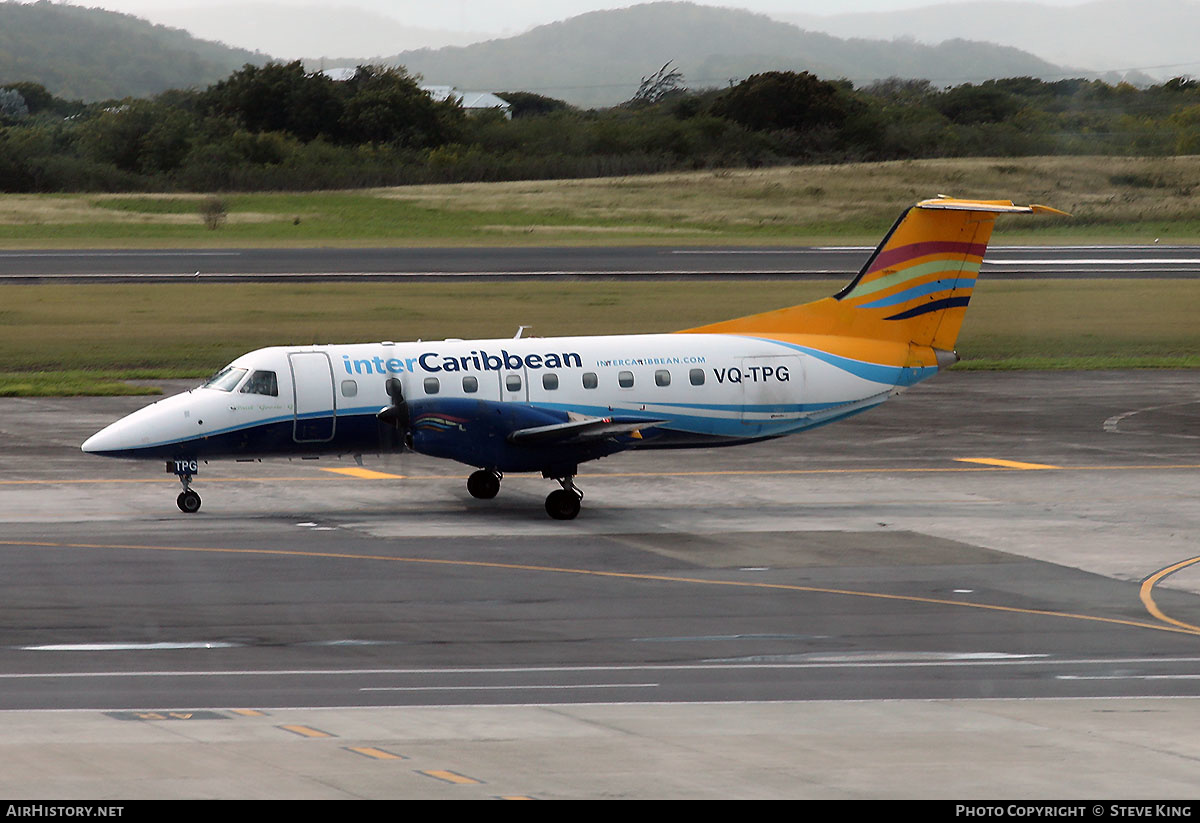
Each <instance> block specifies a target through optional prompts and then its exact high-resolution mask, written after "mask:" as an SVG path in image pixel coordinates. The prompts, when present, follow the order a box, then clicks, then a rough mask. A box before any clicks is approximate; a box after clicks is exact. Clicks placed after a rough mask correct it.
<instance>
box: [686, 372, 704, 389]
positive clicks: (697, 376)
mask: <svg viewBox="0 0 1200 823" xmlns="http://www.w3.org/2000/svg"><path fill="white" fill-rule="evenodd" d="M688 380H691V381H692V385H693V386H703V385H704V369H692V370H691V371H690V372H688Z"/></svg>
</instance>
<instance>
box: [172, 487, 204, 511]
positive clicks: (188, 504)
mask: <svg viewBox="0 0 1200 823" xmlns="http://www.w3.org/2000/svg"><path fill="white" fill-rule="evenodd" d="M175 505H177V506H179V510H180V511H181V512H183V513H184V514H195V513H196V512H198V511H200V495H198V494H196V493H195V492H194V491H192V490H191V489H188V490H187V491H182V492H180V493H179V496H178V497H176V498H175Z"/></svg>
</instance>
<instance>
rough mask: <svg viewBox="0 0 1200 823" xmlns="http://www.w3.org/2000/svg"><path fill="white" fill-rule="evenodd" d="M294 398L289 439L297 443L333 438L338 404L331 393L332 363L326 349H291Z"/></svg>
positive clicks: (290, 360)
mask: <svg viewBox="0 0 1200 823" xmlns="http://www.w3.org/2000/svg"><path fill="white" fill-rule="evenodd" d="M288 362H289V363H290V364H291V367H292V395H293V400H294V403H295V405H294V407H293V425H292V439H293V440H295V441H296V442H297V443H324V442H327V441H329V440H332V439H333V434H334V428H335V426H336V423H337V406H336V403H335V401H334V393H333V366H332V364H331V363H330V362H329V355H327V354H326V353H325V352H290V353H289V354H288Z"/></svg>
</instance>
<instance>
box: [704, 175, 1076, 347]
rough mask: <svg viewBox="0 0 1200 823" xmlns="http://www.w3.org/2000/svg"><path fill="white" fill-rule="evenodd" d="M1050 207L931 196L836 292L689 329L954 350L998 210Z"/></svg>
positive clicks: (898, 224)
mask: <svg viewBox="0 0 1200 823" xmlns="http://www.w3.org/2000/svg"><path fill="white" fill-rule="evenodd" d="M1034 212H1050V213H1054V214H1063V212H1060V211H1058V210H1056V209H1051V208H1049V207H1046V206H1016V205H1014V204H1013V203H1012V202H1011V201H1008V200H956V199H952V198H939V199H936V200H923V201H921V202H920V203H917V204H916V205H915V206H913V207H912V208H910V209H908V210H907V211H905V212H904V214H902V215H901V216H900V219H899V220H897V221H896V224H895V225H894V226H893V227H892V230H891V231H890V232H888V234H887V236H886V237H885V238H884V239H883V242H882V243H880V244H879V247H878V248H876V249H875V253H874V254H872V255H871V258H870V259H869V260H868V261H867V263H866V265H865V266H863V268H862V270H861V271H860V272H859V273H858V276H857V277H855V278H854V280H853V281H851V283H850V284H849V285H848V286H846V288H844V289H842V290H841V291H840V292H838V293H837V294H836V295H834V296H833V297H827V298H825V299H823V300H818V301H816V302H813V303H805V304H802V305H798V306H792V307H790V308H786V309H779V310H777V311H772V312H765V313H763V314H755V315H750V316H748V317H740V318H737V319H735V320H726V321H723V322H720V323H713V324H711V325H708V326H701V327H699V328H695V329H687V330H686V331H687V332H691V333H713V334H746V335H754V336H759V337H778V336H788V337H791V336H793V335H837V336H844V337H853V338H863V339H866V340H877V341H887V342H891V343H899V344H905V345H909V346H916V347H921V348H928V349H933V350H935V351H945V352H950V351H952V350H953V349H954V344H955V341H956V340H957V339H958V332H959V329H960V328H961V327H962V321H963V316H964V315H965V314H966V310H967V304H968V303H969V302H970V300H971V294H972V292H973V290H974V288H975V280H976V278H977V277H978V276H979V266H980V264H981V263H982V262H983V255H984V252H986V251H987V244H988V240H989V239H990V238H991V236H992V225H993V222H994V221H995V216H996V215H997V214H1007V213H1019V214H1030V213H1034Z"/></svg>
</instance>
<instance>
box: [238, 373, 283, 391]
mask: <svg viewBox="0 0 1200 823" xmlns="http://www.w3.org/2000/svg"><path fill="white" fill-rule="evenodd" d="M241 391H242V394H265V395H268V396H270V397H278V396H279V381H278V380H277V379H276V378H275V372H273V371H263V370H262V369H255V370H254V372H253V373H252V374H251V375H250V379H249V380H247V381H246V385H244V386H242V389H241Z"/></svg>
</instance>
